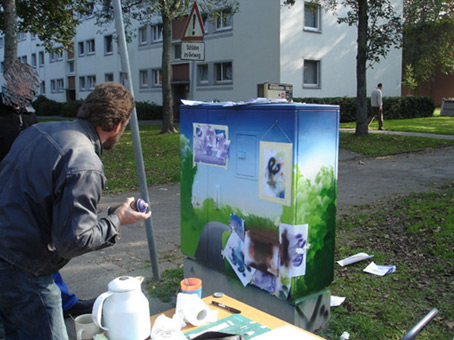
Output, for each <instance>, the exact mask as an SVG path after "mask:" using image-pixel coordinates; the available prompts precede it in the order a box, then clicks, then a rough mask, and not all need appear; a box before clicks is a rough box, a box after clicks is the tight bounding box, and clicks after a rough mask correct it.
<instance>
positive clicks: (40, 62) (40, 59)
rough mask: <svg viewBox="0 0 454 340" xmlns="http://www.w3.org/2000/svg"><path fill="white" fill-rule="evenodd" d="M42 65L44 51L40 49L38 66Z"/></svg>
mask: <svg viewBox="0 0 454 340" xmlns="http://www.w3.org/2000/svg"><path fill="white" fill-rule="evenodd" d="M43 66H44V52H43V51H41V52H39V67H43Z"/></svg>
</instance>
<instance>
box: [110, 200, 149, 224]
mask: <svg viewBox="0 0 454 340" xmlns="http://www.w3.org/2000/svg"><path fill="white" fill-rule="evenodd" d="M132 202H134V197H128V198H127V199H126V201H125V202H124V203H123V204H122V205H120V206H119V207H118V208H117V209H116V210H115V211H114V214H115V215H117V216H118V218H119V219H120V222H121V225H125V224H134V223H136V222H137V221H140V220H146V219H147V218H149V217H150V216H151V211H148V212H147V213H141V212H138V211H135V210H134V209H132V208H131V203H132Z"/></svg>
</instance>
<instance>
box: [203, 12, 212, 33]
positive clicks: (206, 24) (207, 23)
mask: <svg viewBox="0 0 454 340" xmlns="http://www.w3.org/2000/svg"><path fill="white" fill-rule="evenodd" d="M202 21H203V30H204V31H205V34H207V33H208V27H209V24H210V21H209V20H208V14H202Z"/></svg>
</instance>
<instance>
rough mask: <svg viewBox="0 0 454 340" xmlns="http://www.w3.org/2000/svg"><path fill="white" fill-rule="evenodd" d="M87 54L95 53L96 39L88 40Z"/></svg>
mask: <svg viewBox="0 0 454 340" xmlns="http://www.w3.org/2000/svg"><path fill="white" fill-rule="evenodd" d="M87 54H95V39H90V40H87Z"/></svg>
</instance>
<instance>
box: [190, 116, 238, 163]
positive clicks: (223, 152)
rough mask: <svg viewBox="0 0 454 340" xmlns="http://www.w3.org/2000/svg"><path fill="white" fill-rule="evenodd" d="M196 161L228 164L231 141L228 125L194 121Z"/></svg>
mask: <svg viewBox="0 0 454 340" xmlns="http://www.w3.org/2000/svg"><path fill="white" fill-rule="evenodd" d="M193 125H194V163H205V164H210V165H219V166H226V165H227V158H228V155H229V147H230V141H229V140H228V135H229V130H228V127H227V126H220V125H210V124H200V123H194V124H193Z"/></svg>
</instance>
